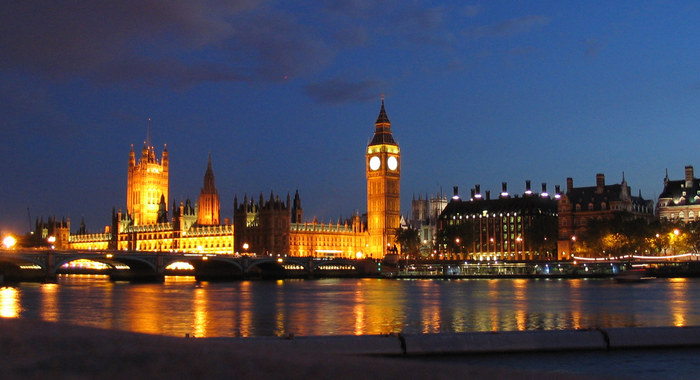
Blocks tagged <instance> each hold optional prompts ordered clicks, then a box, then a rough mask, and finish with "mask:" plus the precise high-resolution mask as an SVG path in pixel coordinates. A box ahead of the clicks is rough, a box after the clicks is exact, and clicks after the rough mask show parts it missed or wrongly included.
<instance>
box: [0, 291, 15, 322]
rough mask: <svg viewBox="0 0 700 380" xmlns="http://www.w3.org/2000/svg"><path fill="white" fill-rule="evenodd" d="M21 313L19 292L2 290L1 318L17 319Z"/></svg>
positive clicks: (0, 301) (0, 300) (0, 299)
mask: <svg viewBox="0 0 700 380" xmlns="http://www.w3.org/2000/svg"><path fill="white" fill-rule="evenodd" d="M19 312H20V303H19V290H18V289H16V288H10V287H3V288H0V317H2V318H17V317H18V316H19Z"/></svg>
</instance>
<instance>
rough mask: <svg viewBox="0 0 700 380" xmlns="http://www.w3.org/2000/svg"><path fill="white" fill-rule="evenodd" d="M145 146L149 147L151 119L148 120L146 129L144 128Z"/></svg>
mask: <svg viewBox="0 0 700 380" xmlns="http://www.w3.org/2000/svg"><path fill="white" fill-rule="evenodd" d="M146 146H148V147H150V146H151V118H150V117H149V118H148V127H147V128H146Z"/></svg>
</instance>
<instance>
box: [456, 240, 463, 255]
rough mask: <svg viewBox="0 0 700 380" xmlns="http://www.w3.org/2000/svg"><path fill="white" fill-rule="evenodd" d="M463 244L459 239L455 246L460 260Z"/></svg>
mask: <svg viewBox="0 0 700 380" xmlns="http://www.w3.org/2000/svg"><path fill="white" fill-rule="evenodd" d="M461 242H462V240H460V239H459V238H456V239H455V244H456V245H457V252H458V254H459V257H460V258H461V257H462V245H461V244H460V243H461Z"/></svg>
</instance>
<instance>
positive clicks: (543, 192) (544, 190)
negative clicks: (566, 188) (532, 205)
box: [540, 182, 549, 198]
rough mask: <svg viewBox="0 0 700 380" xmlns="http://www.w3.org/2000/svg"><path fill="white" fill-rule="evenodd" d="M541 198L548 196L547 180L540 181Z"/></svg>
mask: <svg viewBox="0 0 700 380" xmlns="http://www.w3.org/2000/svg"><path fill="white" fill-rule="evenodd" d="M540 195H541V196H542V197H543V198H546V197H549V194H547V182H542V194H540Z"/></svg>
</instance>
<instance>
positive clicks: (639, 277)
mask: <svg viewBox="0 0 700 380" xmlns="http://www.w3.org/2000/svg"><path fill="white" fill-rule="evenodd" d="M655 278H656V277H653V276H649V275H648V273H647V270H646V268H643V267H642V268H632V269H629V270H625V271H622V272H620V273H619V274H617V275H615V277H614V279H615V281H617V282H622V283H627V282H645V281H649V280H653V279H655Z"/></svg>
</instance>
